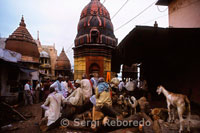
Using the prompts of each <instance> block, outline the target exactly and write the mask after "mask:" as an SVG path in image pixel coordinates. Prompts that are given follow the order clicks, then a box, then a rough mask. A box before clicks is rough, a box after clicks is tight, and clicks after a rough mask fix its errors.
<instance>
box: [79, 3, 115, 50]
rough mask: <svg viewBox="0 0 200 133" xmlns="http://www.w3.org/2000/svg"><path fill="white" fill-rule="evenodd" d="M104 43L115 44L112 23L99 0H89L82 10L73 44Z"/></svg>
mask: <svg viewBox="0 0 200 133" xmlns="http://www.w3.org/2000/svg"><path fill="white" fill-rule="evenodd" d="M89 43H96V44H106V45H110V46H116V44H117V39H116V38H115V35H114V33H113V24H112V22H111V19H110V14H109V12H108V10H107V9H106V8H105V7H104V6H103V4H101V2H100V1H99V0H91V2H90V3H89V4H88V5H86V6H85V8H84V9H83V10H82V13H81V16H80V20H79V24H78V33H77V36H76V39H75V45H76V46H77V45H81V44H89Z"/></svg>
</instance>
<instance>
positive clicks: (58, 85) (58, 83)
mask: <svg viewBox="0 0 200 133" xmlns="http://www.w3.org/2000/svg"><path fill="white" fill-rule="evenodd" d="M62 80H63V77H62V76H61V75H59V76H58V79H57V80H56V81H55V82H54V83H53V84H52V85H51V86H50V88H54V89H55V91H57V92H58V93H61V94H63V88H62V85H61V82H62Z"/></svg>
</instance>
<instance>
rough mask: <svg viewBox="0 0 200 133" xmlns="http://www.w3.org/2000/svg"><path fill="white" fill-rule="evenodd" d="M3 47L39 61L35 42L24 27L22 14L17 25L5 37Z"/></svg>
mask: <svg viewBox="0 0 200 133" xmlns="http://www.w3.org/2000/svg"><path fill="white" fill-rule="evenodd" d="M5 48H6V49H9V50H12V51H15V52H18V53H20V54H22V56H28V57H33V58H34V59H33V60H34V61H36V62H39V57H40V54H39V51H38V47H37V44H36V43H35V41H34V40H33V38H32V36H31V34H30V33H29V31H28V30H27V29H26V24H25V23H24V18H23V16H22V19H21V22H20V24H19V27H18V28H17V29H16V30H15V31H14V32H13V33H12V34H11V35H10V36H9V37H8V38H7V40H6V47H5ZM33 60H32V61H33Z"/></svg>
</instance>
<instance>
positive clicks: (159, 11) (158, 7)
mask: <svg viewBox="0 0 200 133" xmlns="http://www.w3.org/2000/svg"><path fill="white" fill-rule="evenodd" d="M157 9H158V11H159V12H165V11H167V9H168V7H167V8H166V9H164V10H163V11H162V10H160V8H159V7H158V6H157Z"/></svg>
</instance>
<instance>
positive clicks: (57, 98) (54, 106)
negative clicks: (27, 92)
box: [41, 87, 64, 126]
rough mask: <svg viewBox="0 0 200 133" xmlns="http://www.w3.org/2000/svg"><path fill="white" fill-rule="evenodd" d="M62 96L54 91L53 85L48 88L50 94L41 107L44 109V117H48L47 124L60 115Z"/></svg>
mask: <svg viewBox="0 0 200 133" xmlns="http://www.w3.org/2000/svg"><path fill="white" fill-rule="evenodd" d="M63 101H64V97H63V96H62V95H61V94H60V93H57V91H55V89H54V88H53V87H51V88H50V94H49V96H48V97H47V99H46V101H45V102H44V104H43V105H41V107H42V108H43V109H45V115H44V116H45V118H44V119H46V118H47V119H48V122H47V126H49V125H51V124H52V123H54V122H55V121H56V120H57V119H58V118H59V117H60V116H61V113H60V112H61V104H62V103H63Z"/></svg>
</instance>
